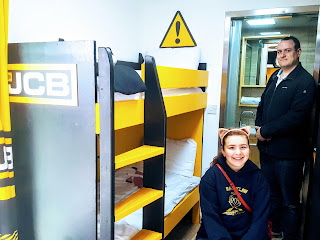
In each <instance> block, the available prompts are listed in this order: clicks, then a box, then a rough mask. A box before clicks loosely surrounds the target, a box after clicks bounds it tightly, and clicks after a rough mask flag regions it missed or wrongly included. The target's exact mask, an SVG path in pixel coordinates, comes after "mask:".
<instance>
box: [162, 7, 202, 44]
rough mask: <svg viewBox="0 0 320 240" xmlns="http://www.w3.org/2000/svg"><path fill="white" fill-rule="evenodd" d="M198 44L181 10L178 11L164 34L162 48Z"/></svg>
mask: <svg viewBox="0 0 320 240" xmlns="http://www.w3.org/2000/svg"><path fill="white" fill-rule="evenodd" d="M195 46H197V44H196V42H195V41H194V39H193V37H192V34H191V32H190V31H189V29H188V27H187V24H186V22H185V21H184V19H183V17H182V15H181V13H180V11H178V12H177V13H176V15H175V16H174V18H173V21H172V23H171V24H170V27H169V29H168V31H167V33H166V35H165V36H164V38H163V40H162V42H161V44H160V48H178V47H195Z"/></svg>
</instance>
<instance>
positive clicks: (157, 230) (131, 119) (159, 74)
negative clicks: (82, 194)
mask: <svg viewBox="0 0 320 240" xmlns="http://www.w3.org/2000/svg"><path fill="white" fill-rule="evenodd" d="M100 51H103V50H100V49H99V60H100V61H99V63H101V64H103V63H105V64H107V66H100V65H99V86H100V85H101V84H102V81H104V80H102V79H103V78H106V79H108V80H107V81H105V84H106V85H104V87H99V89H102V88H103V89H108V86H109V85H110V83H111V82H112V78H113V74H114V72H113V70H112V66H113V62H112V56H111V55H112V53H111V52H109V56H108V60H109V62H107V61H104V60H102V61H101V59H103V58H101V56H103V54H106V56H107V55H108V50H106V53H103V52H100ZM100 71H105V72H104V73H103V72H100ZM141 72H142V73H141V76H142V78H143V79H144V81H145V83H146V86H147V91H146V92H145V99H135V100H131V101H128V100H127V101H115V102H114V99H112V98H113V96H114V94H112V87H111V88H110V87H109V91H110V93H109V94H107V95H108V96H106V97H105V98H104V97H103V94H101V93H99V96H100V100H99V103H100V106H99V107H98V108H99V109H100V110H99V111H100V132H99V134H100V139H99V140H100V148H101V149H100V171H101V172H100V174H101V177H100V184H101V183H103V182H108V183H110V184H109V186H104V187H103V186H102V185H101V186H100V194H101V195H103V194H105V195H108V196H114V194H115V192H114V177H115V174H114V172H113V171H112V169H115V170H117V169H120V168H125V167H128V166H129V167H130V166H132V164H135V163H139V162H140V163H141V161H143V165H144V167H143V184H144V188H141V189H140V190H138V191H137V192H136V193H134V194H132V195H131V196H129V197H128V198H126V199H125V200H123V201H121V202H120V203H118V204H116V205H115V208H113V207H112V206H113V205H114V204H115V203H114V199H109V200H108V201H109V202H108V206H109V207H106V206H107V205H105V201H104V200H103V197H102V198H101V197H100V198H101V199H100V218H101V219H100V221H101V223H102V224H103V222H107V221H108V219H103V218H106V216H113V215H114V216H115V221H116V222H117V221H119V220H121V219H122V218H124V217H125V216H128V215H129V214H131V213H133V212H135V211H136V210H137V209H141V208H142V207H144V208H143V212H144V213H143V227H142V230H141V231H140V232H139V233H138V234H137V235H135V236H134V237H133V238H132V239H162V238H165V237H166V236H167V235H168V234H169V233H170V231H171V230H172V229H173V228H174V227H175V226H176V225H177V224H178V223H179V221H180V220H181V219H182V218H183V217H184V216H185V215H186V214H187V213H188V212H189V211H190V210H192V212H193V222H194V223H195V224H197V223H199V216H200V204H199V193H198V187H196V188H194V189H193V190H192V191H191V192H190V193H189V194H187V196H186V197H184V198H183V200H182V201H180V202H179V204H178V205H177V206H175V207H174V209H173V211H171V212H170V213H169V214H166V216H165V217H164V206H163V205H164V203H163V196H164V191H165V183H164V178H165V177H164V171H165V167H164V161H165V157H164V154H165V145H166V142H167V141H168V140H167V141H166V137H168V138H169V140H170V139H172V140H171V141H175V140H176V141H179V140H183V139H188V138H190V139H193V140H194V141H195V143H196V150H197V151H196V157H195V162H194V165H193V166H194V171H193V176H195V177H198V178H200V176H201V152H202V129H203V125H202V123H203V109H204V108H205V107H206V93H204V92H203V91H196V93H192V92H191V93H183V94H182V95H175V94H173V95H172V94H171V95H169V96H166V95H165V94H166V93H164V92H165V91H166V90H164V89H168V90H169V92H176V89H177V88H179V89H181V88H187V89H189V90H190V89H192V88H195V87H206V86H207V80H208V73H207V72H206V71H198V70H190V69H179V68H172V67H164V66H157V67H155V63H154V60H152V58H149V57H146V63H145V65H142V71H141ZM158 81H159V82H160V84H159V83H157V82H158ZM152 84H154V85H153V86H152ZM111 85H112V84H111ZM160 85H161V88H162V89H161V90H162V91H160ZM192 90H193V89H192ZM178 91H179V90H178ZM162 93H163V94H164V97H163V98H162ZM151 96H153V98H156V99H157V100H156V99H152V100H151V99H150V97H151ZM156 96H157V97H156ZM108 99H110V100H108ZM162 99H163V104H164V106H165V108H164V106H162V104H161V102H162ZM107 100H108V101H107ZM154 101H156V102H158V103H159V104H158V109H162V110H161V111H160V112H159V110H157V108H156V105H155V104H154ZM106 102H108V104H107V106H106V105H105V106H102V105H103V104H106ZM113 104H114V105H113ZM107 107H109V109H113V110H114V111H107V112H105V113H104V114H105V117H103V116H102V115H103V114H101V111H103V109H108V108H107ZM108 114H109V115H108ZM113 114H114V115H113ZM162 118H163V120H162V121H161V123H157V124H158V125H155V122H159V119H162ZM103 119H106V120H108V119H114V122H113V123H110V122H106V123H101V122H102V121H104V120H103ZM159 124H160V125H161V127H159V126H160V125H159ZM106 125H108V126H109V129H108V130H107V131H108V134H105V135H106V136H109V137H110V136H111V139H109V140H108V141H109V145H107V146H106V145H101V142H105V140H103V139H102V138H103V136H102V134H103V133H101V131H106V129H105V127H104V126H106ZM155 129H158V130H157V131H158V133H156V132H155ZM113 130H114V131H113ZM159 131H160V132H159ZM113 134H114V135H113ZM156 136H158V137H160V139H161V140H160V139H158V142H157V144H154V142H152V143H150V142H148V141H149V140H148V139H153V141H154V139H155V138H157V137H156ZM112 138H113V139H112ZM113 140H114V141H113ZM112 143H114V145H112ZM149 145H152V147H150V146H149ZM102 148H105V150H104V151H105V153H107V152H108V149H114V152H113V153H111V156H109V159H108V167H109V168H108V169H109V170H110V172H109V173H106V172H105V173H103V172H102V171H103V169H106V168H107V167H106V166H105V165H104V164H103V161H105V160H103V156H102V151H101V150H102ZM155 156H160V158H161V159H162V160H158V161H159V163H158V165H155V162H154V160H151V161H150V158H151V159H153V158H154V157H155ZM112 159H114V165H113V161H112ZM160 162H161V163H160ZM157 166H158V167H157ZM103 174H105V176H103ZM156 175H158V176H159V177H160V178H161V180H157V179H155V176H156ZM148 176H149V177H148ZM148 181H150V182H148ZM156 182H158V184H157V185H158V186H157V188H155V187H154V186H155V185H154V184H155V183H156ZM145 185H148V186H152V187H153V188H152V187H151V189H148V190H146V188H145ZM155 189H156V190H155ZM106 191H109V192H108V193H106ZM145 191H146V192H145ZM148 194H149V195H150V197H147V196H148ZM141 198H142V200H141ZM147 198H149V199H148V200H146V199H147ZM154 201H159V203H158V205H157V204H154ZM132 203H134V205H135V206H133V207H131V204H132ZM150 203H151V204H150ZM148 204H149V205H148ZM103 205H104V206H103ZM152 205H153V206H152ZM156 205H157V206H156ZM104 207H105V209H104V210H103V208H104ZM172 208H173V207H172ZM155 209H158V210H161V211H158V212H154V210H155ZM108 211H109V212H108ZM150 219H153V221H155V219H156V221H158V223H152V224H151V223H148V221H150ZM107 225H108V224H105V227H103V226H102V225H100V228H101V229H100V235H101V239H104V238H103V236H105V234H106V233H109V234H110V235H113V234H114V223H113V222H112V221H110V222H109V227H106V226H107ZM103 228H104V230H103ZM146 229H149V230H152V231H151V232H150V231H149V230H146ZM146 234H150V235H149V236H148V237H147V236H146ZM109 237H112V236H109ZM110 239H111V238H110Z"/></svg>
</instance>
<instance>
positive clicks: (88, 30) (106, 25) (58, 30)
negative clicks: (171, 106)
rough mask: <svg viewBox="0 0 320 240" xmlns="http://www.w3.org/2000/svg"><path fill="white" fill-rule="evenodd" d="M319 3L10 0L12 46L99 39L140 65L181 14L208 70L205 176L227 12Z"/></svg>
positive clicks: (213, 149)
mask: <svg viewBox="0 0 320 240" xmlns="http://www.w3.org/2000/svg"><path fill="white" fill-rule="evenodd" d="M317 4H320V2H319V0H304V1H299V0H269V1H256V0H242V1H239V0H227V1H218V0H199V1H194V0H175V1H169V0H162V1H152V0H149V1H147V0H118V1H111V0H105V1H103V0H91V1H87V0H55V1H45V0H28V1H25V0H11V1H10V12H9V42H30V41H56V40H57V39H58V38H59V37H61V38H64V39H65V40H97V43H98V46H109V47H111V48H112V50H113V52H114V53H115V54H116V56H117V57H118V58H119V59H123V60H128V61H136V59H137V55H138V53H139V52H141V51H143V49H147V48H154V47H158V46H159V45H160V43H161V41H162V39H163V37H164V35H165V33H166V31H167V29H168V27H169V25H170V23H171V21H172V20H173V17H174V15H175V13H176V12H177V11H180V12H181V14H182V16H183V18H184V20H185V21H186V24H187V25H188V27H189V30H190V31H191V33H192V35H193V37H194V39H195V41H196V43H197V45H198V46H199V47H200V48H201V50H202V62H207V64H208V65H207V66H208V70H209V86H208V88H207V92H208V105H217V106H218V107H217V111H218V113H217V114H216V115H214V114H207V113H206V114H205V123H204V145H203V172H204V171H205V170H206V169H207V168H208V166H209V163H210V162H211V160H212V158H213V157H214V156H215V155H216V154H217V146H218V127H219V105H220V88H221V76H222V58H223V47H224V37H225V36H224V35H225V33H224V29H225V26H224V24H225V13H226V12H229V11H242V10H254V9H266V8H280V7H291V6H307V5H317Z"/></svg>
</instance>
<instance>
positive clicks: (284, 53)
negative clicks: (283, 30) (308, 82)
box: [277, 39, 301, 68]
mask: <svg viewBox="0 0 320 240" xmlns="http://www.w3.org/2000/svg"><path fill="white" fill-rule="evenodd" d="M300 54H301V49H300V48H299V49H298V50H295V48H294V42H293V41H292V40H291V39H290V40H282V41H281V42H280V43H279V44H278V47H277V60H278V63H279V65H280V67H281V68H292V67H295V66H296V65H297V64H298V63H299V57H300Z"/></svg>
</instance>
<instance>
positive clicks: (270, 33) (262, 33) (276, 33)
mask: <svg viewBox="0 0 320 240" xmlns="http://www.w3.org/2000/svg"><path fill="white" fill-rule="evenodd" d="M280 34H281V32H261V33H260V35H263V36H270V35H280Z"/></svg>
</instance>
